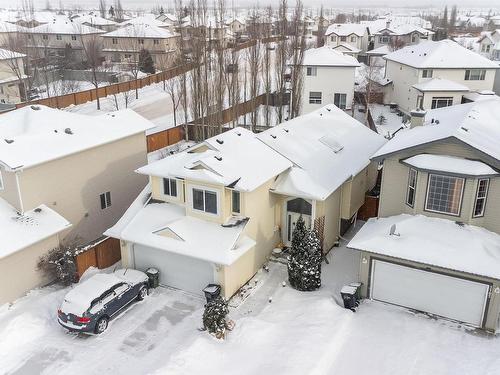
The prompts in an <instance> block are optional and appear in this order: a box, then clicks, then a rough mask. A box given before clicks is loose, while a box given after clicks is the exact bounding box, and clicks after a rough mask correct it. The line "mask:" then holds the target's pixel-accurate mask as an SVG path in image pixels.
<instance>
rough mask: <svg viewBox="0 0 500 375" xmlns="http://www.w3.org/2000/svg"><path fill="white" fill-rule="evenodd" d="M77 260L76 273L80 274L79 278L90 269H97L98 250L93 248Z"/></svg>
mask: <svg viewBox="0 0 500 375" xmlns="http://www.w3.org/2000/svg"><path fill="white" fill-rule="evenodd" d="M75 260H76V272H77V273H78V277H82V275H83V273H84V272H85V271H86V270H87V269H88V268H89V267H97V256H96V250H95V249H94V248H92V249H90V250H87V251H85V252H83V253H81V254H78V255H77V256H76V258H75Z"/></svg>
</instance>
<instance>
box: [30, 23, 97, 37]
mask: <svg viewBox="0 0 500 375" xmlns="http://www.w3.org/2000/svg"><path fill="white" fill-rule="evenodd" d="M27 32H28V33H32V34H71V35H88V34H101V33H104V31H103V30H100V29H97V28H95V27H91V26H87V25H82V24H79V23H77V22H72V21H61V20H57V21H54V22H49V23H46V24H43V25H40V26H37V27H33V28H32V29H28V31H27Z"/></svg>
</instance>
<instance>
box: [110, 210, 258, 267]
mask: <svg viewBox="0 0 500 375" xmlns="http://www.w3.org/2000/svg"><path fill="white" fill-rule="evenodd" d="M185 212H186V209H185V208H184V207H183V206H179V205H175V204H171V203H150V204H147V205H146V206H144V207H143V208H141V209H140V210H139V211H138V212H137V213H136V214H135V215H134V216H133V218H132V219H129V220H127V223H126V225H123V223H122V224H121V226H122V228H121V229H119V230H116V228H111V229H110V230H108V231H106V232H105V233H106V235H112V236H113V237H116V238H119V239H121V240H124V241H130V242H133V243H136V244H139V245H143V246H148V247H153V248H155V249H159V250H164V251H166V252H171V253H175V254H180V255H184V256H187V257H191V258H196V259H201V260H205V261H208V262H213V263H217V264H222V265H231V264H232V263H234V262H235V261H236V260H237V259H238V258H239V257H241V256H242V255H243V254H245V253H246V252H247V251H248V250H250V249H251V248H252V247H253V246H255V241H254V240H252V239H250V238H249V237H247V236H246V235H244V234H243V230H244V228H245V226H246V223H247V221H248V220H247V219H246V220H242V221H241V222H240V223H239V224H236V225H231V226H223V225H221V224H218V223H214V222H210V221H206V220H201V219H198V218H195V217H191V216H186V213H185Z"/></svg>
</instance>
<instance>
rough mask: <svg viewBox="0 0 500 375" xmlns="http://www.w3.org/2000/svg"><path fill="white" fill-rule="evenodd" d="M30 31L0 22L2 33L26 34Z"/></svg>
mask: <svg viewBox="0 0 500 375" xmlns="http://www.w3.org/2000/svg"><path fill="white" fill-rule="evenodd" d="M28 30H29V29H28V28H26V27H23V26H21V25H14V24H12V23H10V22H3V21H0V33H24V32H27V31H28Z"/></svg>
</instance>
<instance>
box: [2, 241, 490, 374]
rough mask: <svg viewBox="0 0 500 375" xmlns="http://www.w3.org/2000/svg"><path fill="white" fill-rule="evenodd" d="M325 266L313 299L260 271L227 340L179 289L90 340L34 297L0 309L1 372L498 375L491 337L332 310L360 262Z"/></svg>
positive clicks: (421, 319) (236, 307)
mask: <svg viewBox="0 0 500 375" xmlns="http://www.w3.org/2000/svg"><path fill="white" fill-rule="evenodd" d="M329 260H330V264H329V265H324V268H323V286H322V288H321V289H320V290H319V291H317V292H310V293H301V292H297V291H295V290H293V289H291V288H290V287H289V286H288V285H287V286H285V287H283V286H282V282H283V281H284V280H286V278H287V273H286V267H285V266H284V265H283V264H280V263H271V264H270V272H269V273H268V272H265V271H262V272H259V274H257V275H256V277H255V278H254V280H253V281H252V282H251V283H250V285H252V286H253V288H252V290H251V294H250V296H249V297H248V298H246V299H245V300H244V301H243V302H241V303H239V302H238V301H232V302H231V305H232V306H233V307H232V308H231V313H230V316H231V318H232V319H233V320H235V321H236V327H235V330H234V331H233V332H231V333H229V335H228V338H227V340H225V341H217V340H216V339H214V338H212V337H210V336H209V335H208V334H207V333H205V332H200V331H198V330H197V328H198V327H199V326H201V315H202V311H203V302H204V301H203V300H201V299H198V298H196V297H192V296H189V295H186V294H184V293H182V292H179V291H174V290H170V289H165V288H160V289H158V290H156V291H154V293H153V294H152V295H151V296H150V298H148V299H146V300H145V301H144V302H141V303H138V304H135V305H133V306H132V307H131V308H130V309H129V310H128V311H127V312H126V313H125V314H123V315H122V316H120V317H119V318H117V319H115V320H114V321H112V323H111V325H110V328H109V330H108V331H107V332H106V333H104V334H103V335H101V336H91V337H80V336H76V335H73V334H68V333H66V332H65V331H64V330H63V329H62V328H61V327H59V325H58V324H57V322H56V310H57V307H58V306H59V304H60V302H61V300H62V298H63V296H64V294H65V293H66V290H64V289H59V290H58V289H56V288H45V289H42V290H37V291H34V292H32V293H31V294H30V295H29V296H27V297H25V298H23V299H21V300H19V301H18V302H17V303H16V304H14V305H13V306H12V307H11V308H10V309H7V307H6V306H4V308H3V309H2V310H0V364H1V365H0V373H2V374H3V373H7V374H39V373H43V374H86V375H87V374H108V373H114V374H139V373H140V374H144V373H154V374H226V373H238V374H257V373H259V374H343V375H344V374H346V375H349V374H454V375H455V374H498V373H500V356H499V355H498V353H499V352H500V338H495V337H492V336H486V335H484V334H481V333H477V332H475V331H467V330H465V329H464V328H461V327H460V326H459V325H457V324H455V323H451V322H448V321H445V320H434V319H431V318H429V317H427V316H425V315H421V314H418V315H415V314H413V313H411V312H409V311H407V310H405V309H401V308H397V307H394V306H389V305H384V304H381V303H377V302H372V301H365V302H364V303H362V305H361V306H360V307H359V309H358V311H357V312H356V313H352V312H351V311H349V310H345V309H343V308H341V307H340V306H338V305H337V302H340V296H339V290H340V288H341V286H342V285H343V284H345V283H347V282H350V281H355V280H356V278H357V276H356V275H357V269H358V262H359V257H358V255H357V253H355V252H352V251H350V250H347V249H345V248H344V247H341V248H338V249H335V251H334V253H331V254H330V255H329ZM270 297H272V299H271V301H272V302H269V300H270Z"/></svg>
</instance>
